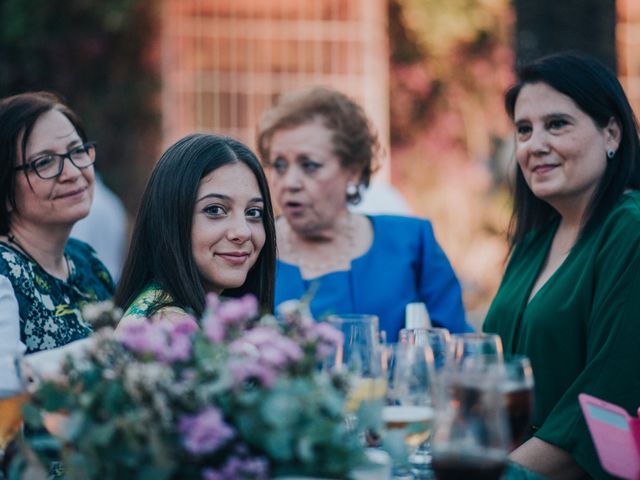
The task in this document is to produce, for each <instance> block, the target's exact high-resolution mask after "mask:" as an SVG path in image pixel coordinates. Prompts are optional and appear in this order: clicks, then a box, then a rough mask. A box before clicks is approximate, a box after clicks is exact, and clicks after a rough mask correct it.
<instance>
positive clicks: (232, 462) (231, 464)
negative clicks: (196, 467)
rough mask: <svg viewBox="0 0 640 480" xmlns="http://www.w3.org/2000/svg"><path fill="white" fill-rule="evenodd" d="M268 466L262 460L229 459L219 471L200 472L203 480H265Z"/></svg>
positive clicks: (249, 458)
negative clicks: (244, 479)
mask: <svg viewBox="0 0 640 480" xmlns="http://www.w3.org/2000/svg"><path fill="white" fill-rule="evenodd" d="M268 474H269V464H268V463H267V461H266V460H265V459H263V458H260V457H256V458H251V457H236V456H233V457H230V458H229V459H228V460H227V461H226V462H225V464H224V465H223V466H222V467H221V468H220V470H213V469H211V468H207V469H205V470H204V471H203V472H202V478H203V480H239V479H243V478H246V479H249V478H250V479H252V480H267V478H269V477H268Z"/></svg>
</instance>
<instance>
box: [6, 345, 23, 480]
mask: <svg viewBox="0 0 640 480" xmlns="http://www.w3.org/2000/svg"><path fill="white" fill-rule="evenodd" d="M20 359H21V355H20V354H17V353H5V354H1V355H0V467H1V466H2V465H4V460H5V459H4V456H5V452H6V449H7V446H8V445H9V443H10V442H11V440H12V439H13V438H14V437H15V436H16V435H17V434H18V432H20V428H21V426H22V405H23V404H24V403H25V402H26V401H27V399H28V398H29V395H28V394H27V392H26V388H25V384H24V382H23V380H22V375H21V372H20ZM2 478H4V475H3V473H2V469H1V468H0V479H2Z"/></svg>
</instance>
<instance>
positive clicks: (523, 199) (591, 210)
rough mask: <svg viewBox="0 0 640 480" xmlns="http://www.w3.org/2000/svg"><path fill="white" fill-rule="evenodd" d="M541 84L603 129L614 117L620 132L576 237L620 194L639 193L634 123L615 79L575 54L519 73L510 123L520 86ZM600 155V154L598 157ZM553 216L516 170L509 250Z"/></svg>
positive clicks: (510, 96)
mask: <svg viewBox="0 0 640 480" xmlns="http://www.w3.org/2000/svg"><path fill="white" fill-rule="evenodd" d="M532 83H545V84H547V85H549V86H550V87H551V88H553V89H555V90H557V91H558V92H560V93H562V94H564V95H567V96H568V97H570V98H571V99H572V100H573V101H574V102H575V103H576V105H577V106H578V107H579V108H580V109H581V110H582V111H583V112H585V113H586V114H587V115H589V116H590V117H591V118H592V119H593V121H594V122H595V124H596V125H598V126H599V127H600V128H605V127H606V126H607V125H608V124H609V120H610V119H611V118H614V119H615V120H616V121H617V122H618V125H619V126H620V129H621V138H620V145H619V147H618V149H617V151H616V153H615V156H614V157H613V158H612V159H609V160H608V161H607V166H606V169H605V171H604V174H603V175H602V178H601V179H600V182H599V184H598V186H597V188H596V191H595V193H594V195H593V198H592V199H591V201H590V203H589V206H588V207H587V212H586V214H585V218H584V219H583V221H582V229H581V235H583V234H584V233H585V232H587V231H589V230H591V229H592V228H594V226H596V225H597V224H599V223H600V222H601V221H602V219H603V218H604V217H605V216H606V215H607V213H608V212H609V211H610V210H611V208H612V207H613V206H614V205H615V203H616V202H617V201H618V199H619V198H620V196H621V195H622V194H623V193H624V191H625V189H627V188H631V189H638V188H640V145H639V141H638V122H637V120H636V118H635V116H634V114H633V110H632V109H631V105H629V100H628V99H627V96H626V95H625V93H624V90H623V89H622V86H621V85H620V82H619V81H618V79H617V78H616V75H615V74H614V73H613V72H612V71H611V70H610V69H609V68H608V67H607V66H606V65H604V64H603V63H601V62H600V61H599V60H597V59H595V58H593V57H591V56H589V55H586V54H583V53H580V52H574V51H568V52H561V53H556V54H553V55H549V56H545V57H542V58H540V59H539V60H536V61H534V62H532V63H530V64H528V65H525V66H524V67H522V68H520V69H519V70H518V82H517V83H516V84H515V85H514V86H512V87H511V88H510V89H509V90H508V91H507V93H506V94H505V108H506V110H507V113H508V114H509V116H510V117H511V119H512V120H513V118H514V111H515V104H516V101H517V100H518V95H519V94H520V91H521V90H522V87H523V86H525V85H527V84H532ZM603 155H604V153H603ZM557 217H558V213H557V212H556V211H555V210H554V209H553V208H552V207H551V206H550V205H549V204H548V203H546V202H545V201H543V200H540V199H539V198H537V197H536V196H535V195H534V194H533V192H532V191H531V189H530V188H529V185H527V182H526V181H525V179H524V176H523V174H522V171H521V169H520V167H519V166H517V165H516V180H515V192H514V205H513V212H512V217H511V224H510V227H509V233H510V244H511V248H513V247H514V246H515V245H516V244H517V243H519V242H520V241H521V240H522V239H523V238H524V237H525V236H526V235H527V233H529V232H530V231H532V230H534V229H536V228H538V227H540V226H542V225H544V224H546V223H548V222H550V221H551V220H553V219H554V218H557Z"/></svg>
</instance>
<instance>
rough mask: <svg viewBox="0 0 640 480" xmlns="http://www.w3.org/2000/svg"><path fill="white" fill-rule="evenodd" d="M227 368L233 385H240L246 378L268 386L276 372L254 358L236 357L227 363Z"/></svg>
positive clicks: (273, 379)
mask: <svg viewBox="0 0 640 480" xmlns="http://www.w3.org/2000/svg"><path fill="white" fill-rule="evenodd" d="M229 370H230V371H231V375H232V377H233V379H234V382H235V385H236V386H239V385H242V384H243V383H244V382H246V381H247V380H252V379H253V380H256V381H258V382H259V383H260V384H261V385H262V386H264V387H266V388H270V387H272V386H273V384H274V383H275V381H276V378H277V375H278V374H277V372H276V371H275V370H274V369H273V368H272V367H270V366H268V365H263V364H261V363H260V362H259V361H257V360H255V359H242V358H238V359H235V360H232V361H231V362H230V363H229Z"/></svg>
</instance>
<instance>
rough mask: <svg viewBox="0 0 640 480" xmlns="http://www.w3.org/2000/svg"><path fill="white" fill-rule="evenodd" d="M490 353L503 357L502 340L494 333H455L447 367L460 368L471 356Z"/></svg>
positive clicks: (496, 356)
mask: <svg viewBox="0 0 640 480" xmlns="http://www.w3.org/2000/svg"><path fill="white" fill-rule="evenodd" d="M480 355H488V356H491V357H495V358H497V359H498V360H500V359H502V358H503V350H502V340H501V339H500V336H499V335H496V334H493V333H480V332H475V333H455V334H453V335H452V336H451V342H450V343H449V351H448V355H447V368H449V369H454V370H455V369H458V368H460V366H461V365H462V364H463V363H464V362H466V361H467V360H468V359H469V358H470V357H476V356H480Z"/></svg>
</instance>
